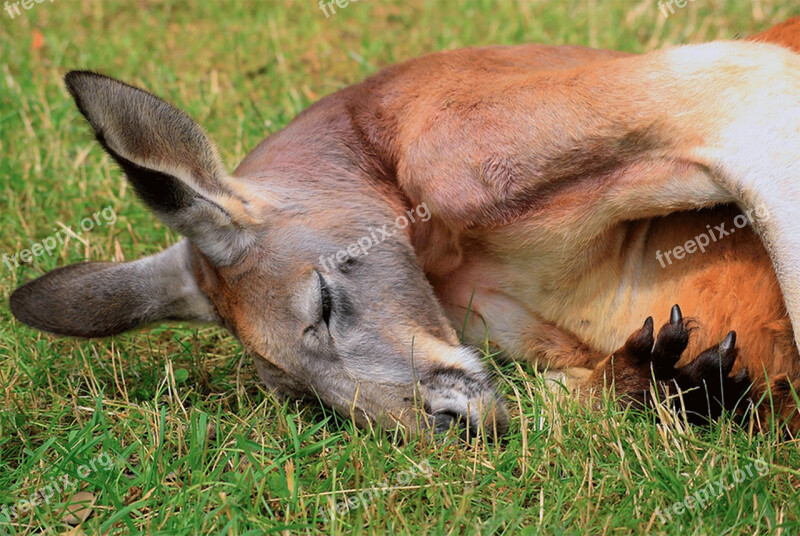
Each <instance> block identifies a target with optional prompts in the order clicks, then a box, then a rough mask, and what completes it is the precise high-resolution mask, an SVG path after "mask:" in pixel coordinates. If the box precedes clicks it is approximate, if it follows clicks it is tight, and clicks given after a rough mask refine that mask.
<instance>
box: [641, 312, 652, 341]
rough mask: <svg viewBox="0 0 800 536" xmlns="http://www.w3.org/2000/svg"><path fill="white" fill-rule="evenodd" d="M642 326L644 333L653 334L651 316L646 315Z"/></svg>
mask: <svg viewBox="0 0 800 536" xmlns="http://www.w3.org/2000/svg"><path fill="white" fill-rule="evenodd" d="M642 328H643V329H644V330H645V333H646V334H650V336H652V335H653V317H652V316H648V317H647V320H645V321H644V326H642Z"/></svg>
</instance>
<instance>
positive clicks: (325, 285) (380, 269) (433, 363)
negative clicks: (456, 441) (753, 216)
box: [11, 72, 507, 433]
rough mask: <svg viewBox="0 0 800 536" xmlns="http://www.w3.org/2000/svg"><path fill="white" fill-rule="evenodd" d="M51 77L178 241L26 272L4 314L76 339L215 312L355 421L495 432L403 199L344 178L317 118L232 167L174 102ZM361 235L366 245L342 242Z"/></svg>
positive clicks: (496, 406)
mask: <svg viewBox="0 0 800 536" xmlns="http://www.w3.org/2000/svg"><path fill="white" fill-rule="evenodd" d="M66 83H67V86H68V88H69V91H70V93H71V94H72V96H73V97H74V99H75V102H76V104H77V106H78V108H79V109H80V111H81V113H82V114H83V115H84V116H85V117H86V119H87V120H88V121H89V123H90V124H91V126H92V127H93V128H94V130H95V133H96V136H97V140H98V141H99V142H100V144H101V145H102V146H103V148H104V149H105V150H106V151H107V152H108V153H109V155H111V157H112V158H113V159H114V160H115V161H116V162H117V163H118V164H119V166H120V167H121V168H122V169H123V171H124V172H125V174H126V176H127V178H128V180H129V181H130V183H131V185H132V186H133V188H134V190H135V191H136V193H137V194H138V196H139V197H140V198H141V199H142V200H143V201H144V202H145V203H146V204H147V206H148V207H149V208H150V209H151V210H152V211H153V212H154V213H155V214H156V215H157V216H158V217H159V218H160V219H161V220H162V221H163V222H164V223H165V224H166V225H168V226H169V227H171V228H172V229H174V230H176V231H178V232H180V233H181V234H182V235H184V236H185V237H186V239H185V240H183V241H181V242H179V243H178V244H176V245H174V246H172V247H170V248H169V249H167V250H165V251H163V252H161V253H159V254H156V255H154V256H151V257H146V258H143V259H139V260H137V261H133V262H128V263H109V262H88V263H81V264H75V265H72V266H67V267H63V268H60V269H57V270H54V271H52V272H50V273H48V274H46V275H44V276H42V277H40V278H38V279H36V280H34V281H31V282H29V283H27V284H26V285H24V286H22V287H20V288H19V289H17V290H16V291H15V292H14V293H13V294H12V296H11V310H12V312H13V314H14V315H15V316H16V317H17V318H18V319H19V320H21V321H22V322H24V323H26V324H28V325H30V326H33V327H36V328H38V329H41V330H44V331H48V332H51V333H56V334H62V335H72V336H80V337H106V336H110V335H115V334H118V333H121V332H124V331H127V330H131V329H135V328H138V327H142V326H146V325H148V324H151V323H154V322H158V321H165V320H179V321H180V320H191V321H200V322H215V323H219V324H221V325H223V326H225V327H226V328H227V329H228V330H229V331H231V332H232V333H233V334H234V335H235V336H236V337H237V338H238V339H239V340H240V341H241V342H242V344H243V346H244V347H245V349H246V350H247V351H248V352H249V353H250V354H251V355H252V356H253V358H254V360H255V363H256V366H257V369H258V372H259V376H260V378H261V379H262V381H263V382H264V383H265V384H266V385H267V386H268V387H269V388H271V389H273V390H275V391H276V392H279V393H281V394H284V395H288V396H304V395H313V396H318V397H319V398H320V399H322V400H323V401H324V402H325V403H327V404H329V405H330V406H332V407H333V408H335V409H336V410H337V411H339V412H340V413H343V414H344V415H346V416H352V417H353V418H354V419H355V420H356V421H357V422H358V423H360V424H364V423H365V422H367V421H368V420H375V421H378V422H381V423H383V424H384V425H393V424H398V423H399V424H402V425H405V426H406V427H409V428H410V429H411V430H414V431H421V430H420V426H419V425H421V428H423V429H426V428H432V429H434V430H437V431H439V430H442V429H447V428H449V427H450V426H451V425H452V424H455V423H456V422H460V423H461V424H462V425H463V426H465V427H467V428H469V429H470V430H472V431H473V433H474V431H475V429H476V428H478V427H479V426H481V425H487V426H486V428H487V430H488V431H489V432H490V433H493V432H499V433H503V432H504V430H505V428H506V423H507V417H506V413H505V408H504V406H503V403H502V402H501V401H500V399H499V398H498V397H497V395H496V394H495V389H494V386H493V383H492V381H491V380H490V378H489V376H488V375H487V373H486V371H485V370H484V368H483V365H482V363H481V362H480V360H479V357H478V355H477V353H476V352H475V351H474V350H472V349H469V348H466V347H463V346H460V345H459V344H458V339H457V337H456V335H455V332H454V331H453V329H452V327H451V326H450V325H449V323H448V321H447V320H446V318H445V316H444V314H443V312H442V310H441V308H440V306H439V304H438V303H437V301H436V298H435V296H434V293H433V291H432V288H431V286H430V284H429V283H428V281H427V279H426V278H425V274H424V273H423V271H422V270H421V268H420V267H419V264H418V263H417V259H416V256H415V254H414V250H413V248H412V246H411V242H410V239H409V237H408V236H407V234H406V231H403V230H399V229H397V228H395V227H394V222H395V221H396V219H397V218H398V214H403V213H404V212H405V211H406V209H407V207H406V206H405V205H404V204H403V203H402V202H398V201H397V200H396V199H395V200H389V199H388V197H387V196H386V195H385V194H384V193H382V192H381V190H380V188H376V187H375V186H374V185H373V184H370V183H369V181H368V180H359V179H355V180H351V179H352V177H353V176H355V175H354V174H356V175H357V174H358V172H359V171H358V169H359V166H357V165H353V164H352V163H351V162H350V161H349V160H348V158H346V157H343V156H341V154H340V153H336V154H334V153H333V152H332V151H326V150H314V151H312V150H310V149H308V143H309V140H311V139H313V138H314V137H315V136H316V135H317V134H318V133H319V132H320V130H324V129H325V128H328V127H329V128H335V127H334V126H333V125H332V123H331V125H326V124H325V123H324V122H322V123H321V124H320V123H319V122H310V121H308V120H304V119H303V116H302V115H301V116H300V117H299V118H298V119H297V120H296V121H295V122H294V123H293V124H292V125H291V126H290V127H287V129H285V130H284V131H283V132H281V133H278V134H276V135H275V136H273V137H272V138H270V139H268V140H267V141H265V142H264V143H262V145H261V146H259V148H258V149H256V151H254V153H252V154H251V155H250V156H249V157H248V158H247V159H246V160H245V162H243V164H242V165H241V166H240V168H239V169H238V170H237V172H236V173H234V174H233V175H232V176H229V175H228V174H227V173H226V171H225V168H224V166H223V164H222V163H221V161H220V158H219V156H218V154H217V151H216V150H215V148H214V146H213V145H212V143H211V142H210V141H209V139H208V138H207V136H206V134H205V133H204V132H203V130H202V129H201V128H200V127H199V126H198V125H197V124H196V123H195V122H194V121H193V120H192V119H190V118H189V117H188V116H187V115H186V114H184V113H183V112H181V111H179V110H178V109H176V108H174V107H173V106H172V105H170V104H168V103H166V102H164V101H163V100H161V99H158V98H157V97H154V96H153V95H150V94H149V93H147V92H145V91H142V90H140V89H137V88H134V87H131V86H129V85H126V84H123V83H121V82H119V81H116V80H113V79H110V78H107V77H104V76H101V75H97V74H94V73H89V72H72V73H70V74H68V75H67V77H66ZM309 123H310V124H309ZM315 129H316V130H315ZM304 147H306V148H305V149H304ZM343 154H346V152H345V153H343ZM362 173H363V172H362ZM419 215H420V216H423V217H424V214H422V213H420V214H419ZM428 217H430V216H429V215H428ZM387 223H390V224H392V225H391V229H389V230H388V231H389V232H388V233H386V231H387V227H386V224H387ZM387 234H388V237H387ZM380 235H383V236H380ZM367 238H369V240H370V244H374V245H373V246H372V247H371V249H369V251H368V252H367V251H366V250H364V249H361V254H357V253H356V248H357V245H358V244H365V243H366V242H365V240H366V239H367ZM373 239H374V240H375V242H374V243H373ZM359 241H360V242H359ZM348 248H349V249H348ZM342 251H348V252H350V253H349V254H348V255H347V256H346V258H345V256H343V255H342V254H341V252H342ZM418 409H421V410H422V413H421V418H420V413H419V412H417V411H416V410H418Z"/></svg>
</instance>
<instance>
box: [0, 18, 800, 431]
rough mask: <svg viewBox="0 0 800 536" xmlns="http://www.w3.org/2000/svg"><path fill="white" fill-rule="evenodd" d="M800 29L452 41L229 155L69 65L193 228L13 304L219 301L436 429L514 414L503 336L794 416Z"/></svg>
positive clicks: (109, 129)
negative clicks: (676, 39)
mask: <svg viewBox="0 0 800 536" xmlns="http://www.w3.org/2000/svg"><path fill="white" fill-rule="evenodd" d="M799 34H800V19H793V20H790V21H788V22H787V23H786V24H784V25H782V26H779V27H777V28H775V29H773V30H772V31H771V32H768V33H767V34H762V35H759V36H756V38H754V40H751V41H749V42H742V41H740V42H727V41H720V42H714V43H708V44H702V45H691V46H681V47H676V48H668V49H665V50H660V51H655V52H651V53H648V54H643V55H632V54H627V53H623V52H617V51H609V50H593V49H588V48H583V47H577V46H546V45H522V46H511V47H483V48H467V49H460V50H454V51H449V52H439V53H434V54H430V55H427V56H423V57H421V58H417V59H413V60H410V61H407V62H405V63H402V64H399V65H395V66H392V67H389V68H386V69H384V70H382V71H380V72H379V73H377V74H375V75H373V76H371V77H370V78H368V79H366V80H365V81H364V82H362V83H360V84H356V85H354V86H351V87H348V88H346V89H343V90H341V91H339V92H337V93H335V94H333V95H330V96H328V97H326V98H323V99H322V100H320V101H319V102H317V103H316V104H314V105H312V106H311V107H309V108H308V109H306V110H305V111H303V112H302V113H301V114H299V115H298V116H297V117H296V118H295V119H294V120H293V121H292V122H291V123H290V124H289V125H288V126H286V127H285V128H284V129H283V130H281V131H280V132H278V133H276V134H274V135H272V136H270V137H268V138H267V139H266V140H264V141H263V142H262V143H261V144H260V145H258V146H257V147H256V148H255V149H254V150H253V151H252V152H251V153H250V154H249V155H247V156H246V157H245V159H244V160H243V161H242V162H241V163H240V164H239V166H238V167H237V168H236V170H235V171H234V172H233V173H232V174H228V173H227V171H226V170H225V167H224V165H223V163H222V162H221V160H220V157H219V155H218V153H217V151H216V149H215V147H214V145H213V144H212V142H211V141H210V140H209V138H208V137H207V135H206V134H205V133H204V132H203V130H202V129H201V128H200V127H199V126H198V125H197V124H196V123H195V122H194V121H193V120H192V119H190V118H189V117H188V116H187V115H186V114H184V113H183V112H181V111H180V110H178V109H176V108H175V107H173V106H172V105H171V104H168V103H167V102H165V101H163V100H161V99H159V98H157V97H155V96H153V95H150V94H149V93H147V92H145V91H143V90H141V89H138V88H135V87H132V86H129V85H127V84H125V83H123V82H120V81H117V80H114V79H112V78H108V77H106V76H102V75H100V74H95V73H92V72H70V73H69V74H67V75H66V77H65V82H66V85H67V88H68V90H69V92H70V93H71V95H72V97H73V98H74V100H75V103H76V105H77V107H78V109H79V110H80V112H81V113H82V114H83V115H84V116H85V117H86V119H87V120H88V122H89V124H90V125H91V127H92V128H93V130H94V132H95V134H96V137H97V141H98V142H99V143H100V145H101V146H102V147H103V148H104V149H105V151H106V152H107V153H108V154H109V155H110V156H111V157H112V158H113V159H114V160H115V161H116V162H117V164H118V165H119V166H120V167H121V168H122V170H123V171H124V173H125V175H126V176H127V179H128V180H129V181H130V183H131V185H132V186H133V188H134V190H135V191H136V193H137V194H138V196H139V197H140V198H141V199H142V201H143V202H144V203H145V204H146V205H147V206H148V207H149V208H150V209H151V210H152V211H153V212H154V213H155V215H156V216H158V217H159V218H160V219H161V220H162V221H163V222H164V223H165V224H166V225H168V226H169V227H171V228H172V229H174V230H176V231H177V232H179V233H181V234H182V235H184V236H185V239H184V240H182V241H181V242H179V243H178V244H176V245H174V246H172V247H170V248H168V249H166V250H165V251H163V252H161V253H158V254H156V255H153V256H150V257H147V258H143V259H139V260H136V261H133V262H127V263H109V262H87V263H80V264H76V265H72V266H66V267H62V268H59V269H56V270H53V271H52V272H50V273H48V274H45V275H43V276H41V277H39V278H38V279H35V280H33V281H31V282H29V283H27V284H25V285H23V286H21V287H20V288H18V289H17V290H16V291H15V292H14V293H13V294H12V296H11V298H10V306H11V310H12V312H13V314H14V315H15V317H16V318H17V319H19V320H20V321H22V322H24V323H25V324H28V325H30V326H33V327H35V328H38V329H41V330H44V331H47V332H51V333H55V334H61V335H71V336H78V337H107V336H111V335H115V334H118V333H122V332H124V331H127V330H131V329H136V328H140V327H143V326H147V325H148V324H152V323H154V322H161V321H200V322H212V323H217V324H220V325H222V326H224V327H225V328H227V329H228V330H229V331H230V332H231V333H232V334H233V335H234V336H236V337H237V338H238V339H239V340H240V341H241V343H242V345H243V346H244V348H245V349H246V350H247V352H248V353H249V354H251V355H252V356H253V359H254V362H255V365H256V368H257V370H258V373H259V377H260V378H261V380H262V381H263V383H264V384H265V385H266V386H267V387H268V388H269V389H271V390H274V391H275V392H277V393H280V394H282V395H284V396H291V397H301V396H307V395H311V394H315V395H316V396H318V397H319V398H320V399H321V400H322V401H323V402H324V403H326V404H328V405H330V406H331V407H333V408H334V409H336V410H337V411H338V412H340V413H342V414H344V415H346V416H350V417H352V418H353V419H354V420H355V422H357V423H358V424H361V425H364V424H366V423H367V422H370V421H375V422H378V423H380V424H382V425H383V426H387V427H388V426H398V425H400V426H404V427H406V428H407V429H409V430H410V431H411V432H416V433H422V432H440V431H445V430H448V429H450V428H451V427H452V426H458V427H461V428H462V429H463V430H464V432H465V433H467V434H473V435H474V434H475V433H476V432H477V431H479V430H480V429H481V428H483V429H484V430H489V431H491V432H493V434H494V435H501V434H503V433H504V432H505V430H506V428H507V425H508V414H507V410H506V408H505V405H504V402H503V400H502V397H501V396H500V395H499V394H498V393H497V391H496V387H495V384H494V382H493V380H492V378H491V376H490V375H489V373H488V372H487V370H486V368H485V367H484V365H483V364H482V362H481V358H480V354H479V352H478V351H477V350H476V349H474V345H475V344H480V343H481V342H483V341H485V339H486V337H487V334H488V337H489V340H490V342H491V343H492V344H493V345H495V346H497V347H498V348H500V349H502V350H503V352H504V355H505V356H507V357H508V358H510V359H516V360H523V361H529V362H532V363H535V364H536V365H537V366H539V367H541V368H550V369H560V370H566V371H567V373H569V374H570V375H572V376H573V377H575V378H580V384H579V386H580V388H581V389H582V390H583V391H585V392H593V391H596V390H597V389H600V388H601V387H603V386H604V385H612V384H613V387H614V388H615V389H616V393H617V394H618V395H620V396H621V397H622V398H623V399H627V400H632V401H645V402H646V401H647V399H648V397H649V396H651V395H653V394H656V395H659V394H668V393H670V392H671V390H670V388H671V387H678V388H680V389H683V390H684V391H686V393H687V395H686V397H685V399H684V404H685V409H686V410H687V412H688V413H689V414H691V415H696V416H700V417H703V418H714V417H715V416H717V415H719V414H720V413H721V412H722V411H724V410H728V411H734V410H735V409H736V407H737V404H738V403H739V402H740V399H741V398H742V397H745V398H748V399H749V400H750V401H751V402H753V403H757V402H758V401H759V400H761V399H762V398H763V397H764V396H765V395H770V396H773V397H774V398H776V399H777V400H778V404H777V405H775V407H776V409H777V411H778V412H779V414H780V415H782V416H783V417H785V418H787V419H788V418H792V416H794V417H797V415H796V405H794V404H793V401H792V396H793V395H792V390H793V389H797V387H798V379H800V359H799V358H798V351H797V342H798V334H797V333H795V332H794V331H793V329H792V326H793V325H796V323H797V322H800V284H798V281H800V220H798V218H797V217H796V216H795V212H796V210H797V207H798V206H800V55H798V54H796V53H795V52H792V51H791V50H790V49H789V48H788V47H787V46H785V45H790V46H795V47H796V46H797V44H798V40H797V36H798V35H799ZM765 41H767V42H765ZM768 41H777V42H778V43H779V44H774V43H769V42H768ZM795 50H797V48H795ZM414 207H417V214H418V215H422V214H421V208H422V207H424V209H425V215H427V219H425V218H418V219H417V221H415V222H414V223H410V221H409V219H410V218H412V217H413V215H414V210H415V209H414ZM739 216H741V217H746V218H747V223H748V225H746V226H739V225H738V222H741V219H739ZM401 218H402V219H401ZM423 220H424V221H423ZM402 221H405V222H406V224H405V225H401V224H400V222H402ZM732 222H733V223H732ZM392 224H394V226H393V227H388V226H391V225H392ZM387 225H388V226H387ZM720 225H722V226H723V229H722V230H721V231H719V234H720V236H717V233H715V234H714V235H713V236H714V242H713V243H709V244H707V245H706V246H704V247H703V251H702V252H699V251H696V250H697V246H698V243H697V242H701V241H700V238H699V235H700V234H701V233H708V232H713V230H712V228H717V227H718V226H720ZM726 225H727V229H726V228H725V226H726ZM378 231H380V235H381V236H378ZM722 231H727V232H726V234H725V235H724V236H723V235H722V234H721V233H722ZM708 237H709V239H710V235H708ZM367 241H369V244H370V248H369V249H368V250H367V249H366V248H364V249H359V247H358V245H359V244H366V243H367ZM690 241H693V242H694V244H695V247H694V248H693V252H690V251H689V249H690V247H689V242H690ZM702 242H705V240H703V241H702ZM678 246H680V247H681V248H682V249H681V250H680V252H682V253H683V254H681V255H679V250H678V249H677V247H678ZM684 246H685V248H684ZM343 252H346V253H347V254H346V255H344V254H343ZM670 252H671V255H669V256H667V253H670ZM659 256H660V257H659ZM665 258H666V260H667V261H669V262H665V261H664V259H665ZM659 259H660V260H659ZM675 304H678V305H679V306H675ZM684 313H685V314H686V315H687V316H686V317H684ZM645 319H646V320H645ZM661 325H663V327H661V328H660V330H659V331H658V333H656V331H655V328H656V326H661ZM462 329H463V334H462V336H463V343H462V342H461V340H460V339H459V337H458V335H457V330H458V331H461V330H462ZM701 390H702V393H701V394H697V393H698V392H699V391H701ZM583 391H582V392H583ZM691 392H694V393H695V395H691V394H690V393H691Z"/></svg>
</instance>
